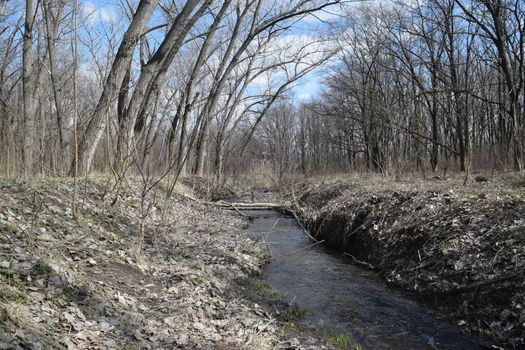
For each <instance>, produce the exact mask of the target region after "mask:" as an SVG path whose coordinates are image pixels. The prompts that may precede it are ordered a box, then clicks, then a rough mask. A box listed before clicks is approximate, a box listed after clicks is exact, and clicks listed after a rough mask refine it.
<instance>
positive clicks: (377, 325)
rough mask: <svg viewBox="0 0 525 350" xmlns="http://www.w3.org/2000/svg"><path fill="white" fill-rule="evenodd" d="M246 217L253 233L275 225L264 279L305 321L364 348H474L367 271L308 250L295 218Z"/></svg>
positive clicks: (270, 214) (307, 241)
mask: <svg viewBox="0 0 525 350" xmlns="http://www.w3.org/2000/svg"><path fill="white" fill-rule="evenodd" d="M247 214H248V215H250V216H254V217H255V218H254V220H253V223H252V225H251V226H250V231H251V232H252V233H253V234H255V235H257V236H259V235H260V234H261V233H263V232H268V231H270V230H271V229H272V227H273V231H272V232H271V233H267V234H265V237H266V241H267V242H268V245H269V247H270V251H271V254H272V256H273V257H276V259H274V260H272V262H271V263H270V264H269V265H268V267H267V269H266V271H265V276H264V277H265V278H266V279H267V280H268V281H269V282H270V283H271V284H272V286H273V287H274V288H275V289H276V290H278V291H279V292H281V293H284V294H286V295H287V296H288V298H290V300H292V299H295V300H296V301H297V302H298V303H299V305H300V306H301V308H304V309H306V315H305V318H304V322H306V323H308V324H310V325H314V326H317V325H319V324H323V325H324V326H325V328H326V329H331V330H337V332H339V333H341V332H345V333H348V335H349V336H350V337H351V338H352V339H354V340H356V341H358V342H359V343H360V344H361V346H362V348H364V349H399V350H409V349H462V350H463V349H465V350H468V349H478V347H477V346H476V345H475V343H474V342H473V341H472V340H470V339H469V338H468V337H466V336H463V335H461V334H460V333H458V331H457V330H454V329H452V328H450V327H449V326H446V325H445V324H444V323H443V322H441V321H439V320H437V319H436V317H435V316H434V315H433V314H432V312H430V311H429V310H428V309H426V308H425V307H423V306H421V305H419V304H418V303H416V302H415V301H412V300H410V299H408V298H406V297H404V296H402V295H401V294H400V293H398V292H396V291H394V290H392V289H390V288H388V287H387V286H386V285H385V284H384V283H383V282H382V281H381V280H379V279H378V278H377V277H376V276H374V275H373V274H372V273H371V272H369V271H365V270H363V269H361V268H359V267H357V266H355V265H352V264H351V263H350V261H349V259H348V258H347V257H346V256H344V255H342V254H340V253H338V252H334V251H333V250H331V249H329V248H327V247H324V246H323V245H316V246H313V247H309V246H311V245H312V243H313V242H312V241H311V240H310V239H309V238H308V236H307V235H306V234H304V233H303V232H302V230H301V228H300V226H299V225H298V224H297V222H296V221H295V219H293V218H291V217H286V216H284V215H281V214H278V213H276V212H271V211H258V212H255V211H251V212H247ZM276 222H277V223H276ZM306 247H309V248H307V249H305V250H302V251H300V252H298V253H293V254H290V252H294V251H298V250H301V249H304V248H306Z"/></svg>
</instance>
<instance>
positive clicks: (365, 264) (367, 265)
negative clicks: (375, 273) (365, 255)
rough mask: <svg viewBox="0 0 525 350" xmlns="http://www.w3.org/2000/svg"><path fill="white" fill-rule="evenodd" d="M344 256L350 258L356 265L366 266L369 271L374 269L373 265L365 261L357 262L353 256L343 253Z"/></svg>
mask: <svg viewBox="0 0 525 350" xmlns="http://www.w3.org/2000/svg"><path fill="white" fill-rule="evenodd" d="M344 254H345V255H348V256H349V257H350V258H352V260H353V261H354V262H355V263H356V264H359V265H363V266H366V267H368V268H369V269H372V270H374V269H375V267H374V265H372V264H369V263H367V262H366V261H362V260H359V259H358V258H356V257H355V256H353V255H352V254H350V253H347V252H345V253H344Z"/></svg>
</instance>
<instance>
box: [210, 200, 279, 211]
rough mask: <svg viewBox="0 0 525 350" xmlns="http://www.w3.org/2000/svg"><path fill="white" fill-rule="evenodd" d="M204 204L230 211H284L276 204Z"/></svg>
mask: <svg viewBox="0 0 525 350" xmlns="http://www.w3.org/2000/svg"><path fill="white" fill-rule="evenodd" d="M204 204H206V205H208V206H212V207H219V208H223V209H230V210H237V211H239V210H282V209H284V208H283V206H281V205H279V204H275V203H227V202H224V201H220V202H204Z"/></svg>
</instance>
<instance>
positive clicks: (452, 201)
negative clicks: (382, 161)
mask: <svg viewBox="0 0 525 350" xmlns="http://www.w3.org/2000/svg"><path fill="white" fill-rule="evenodd" d="M436 181H439V180H436ZM428 188H430V190H429V189H428ZM425 189H426V190H425ZM293 197H294V198H295V202H296V206H297V207H296V209H297V211H298V212H299V213H300V216H301V219H302V220H303V222H304V224H305V226H306V227H307V228H308V230H309V231H310V232H311V233H312V234H313V235H315V236H316V237H317V238H318V239H323V240H325V242H326V243H327V244H329V245H331V246H333V247H336V248H338V249H344V251H345V252H347V253H348V254H350V255H351V256H350V257H349V258H351V259H353V260H354V261H355V262H356V263H359V264H362V265H365V266H368V267H370V268H373V269H375V270H377V271H379V272H381V274H382V275H383V276H384V277H385V278H386V280H387V281H388V282H390V283H391V284H393V285H395V286H397V287H400V288H402V289H404V290H407V291H410V292H412V293H414V294H416V295H417V296H419V297H422V298H423V299H424V300H425V301H427V302H429V303H431V304H432V305H433V306H434V307H437V308H438V309H441V311H443V312H444V313H446V314H447V317H450V316H451V317H452V319H453V320H454V321H455V323H456V324H457V325H458V326H460V327H461V328H463V329H465V330H466V331H470V332H474V333H481V334H482V335H487V336H488V337H490V339H491V340H490V341H487V344H489V345H490V346H491V345H492V344H498V345H499V346H503V347H505V348H511V349H512V348H520V349H521V348H524V347H525V345H524V338H525V311H524V307H525V196H524V191H523V189H522V188H521V185H518V186H510V187H509V186H503V187H500V186H496V185H495V184H491V183H490V182H487V183H483V184H474V185H471V186H470V187H466V188H464V187H461V186H453V185H451V184H449V183H446V182H436V184H434V185H432V186H428V183H427V184H418V183H406V184H401V185H400V184H393V183H383V184H382V185H381V184H377V185H373V184H368V185H366V186H365V185H363V184H361V183H359V182H352V181H350V180H343V181H341V180H339V181H331V182H325V183H320V182H317V183H315V182H308V183H303V184H301V185H300V186H298V187H297V188H296V190H295V191H294V194H293Z"/></svg>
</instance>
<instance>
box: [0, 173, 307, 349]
mask: <svg viewBox="0 0 525 350" xmlns="http://www.w3.org/2000/svg"><path fill="white" fill-rule="evenodd" d="M105 185H106V184H105V183H104V181H102V180H91V181H82V182H81V183H80V185H79V194H78V195H79V202H78V203H79V207H80V219H79V220H78V221H75V220H74V219H73V217H72V212H71V209H70V206H71V197H72V180H69V179H57V180H46V181H43V180H42V181H40V182H32V183H23V182H17V181H6V180H3V181H1V182H0V348H2V349H10V348H32V349H87V348H89V349H123V348H126V349H139V348H140V349H173V348H187V349H230V348H250V349H265V348H267V349H274V348H286V347H288V346H289V341H288V340H287V339H286V335H285V333H284V332H283V330H282V327H281V324H280V322H279V320H278V319H276V317H275V316H274V315H273V313H272V312H268V310H267V309H265V308H264V307H262V306H260V305H258V304H256V303H255V302H253V301H248V300H247V299H243V298H241V297H239V295H241V294H242V290H241V289H242V286H241V284H239V283H238V282H237V281H242V280H243V279H246V278H248V277H249V276H251V275H254V274H257V273H258V272H259V270H260V263H261V261H262V258H263V255H264V254H263V251H262V249H261V248H260V247H259V246H258V245H257V244H254V242H253V240H251V239H250V238H248V235H246V234H243V233H241V232H240V231H241V228H242V227H243V226H244V225H245V224H246V223H245V222H243V221H242V220H241V219H239V217H238V216H235V214H234V213H231V214H230V213H227V212H223V211H220V210H217V209H212V208H207V207H205V206H203V205H201V204H199V203H197V202H194V201H190V200H188V199H187V198H186V197H185V196H181V195H179V194H174V195H173V198H171V200H170V202H169V206H168V208H167V215H166V217H165V219H164V220H161V219H160V217H161V212H162V205H163V201H162V200H159V198H160V199H162V198H164V193H162V192H160V190H159V191H157V192H154V193H152V194H151V196H150V197H149V198H148V203H147V204H148V205H149V204H151V205H152V212H151V214H150V215H149V216H148V218H147V222H146V232H145V237H146V241H145V244H144V246H143V249H142V259H139V260H137V259H135V258H134V257H133V254H131V252H132V251H133V246H134V243H135V239H136V237H137V235H138V227H139V207H140V203H139V202H138V200H137V198H139V195H138V193H139V188H140V186H139V184H133V183H132V184H130V185H129V186H126V187H125V188H123V189H122V191H121V192H120V195H119V199H118V201H117V202H116V204H115V205H114V206H111V205H109V203H111V201H112V198H110V197H111V196H107V198H106V199H105V200H102V199H101V197H102V194H103V193H105V188H106V186H105ZM179 190H181V189H179ZM153 198H155V201H154V202H153ZM150 201H151V202H150ZM270 311H271V310H270ZM310 341H311V340H310ZM293 342H295V343H297V339H293Z"/></svg>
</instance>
